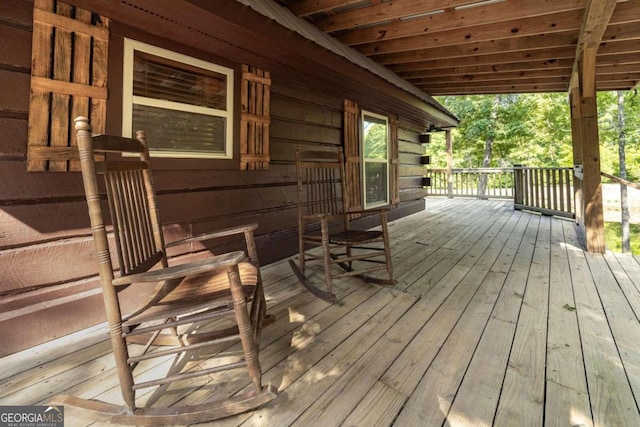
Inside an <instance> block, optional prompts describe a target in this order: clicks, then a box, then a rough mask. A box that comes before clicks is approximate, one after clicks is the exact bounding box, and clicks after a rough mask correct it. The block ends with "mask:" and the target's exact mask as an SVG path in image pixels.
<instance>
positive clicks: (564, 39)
mask: <svg viewBox="0 0 640 427" xmlns="http://www.w3.org/2000/svg"><path fill="white" fill-rule="evenodd" d="M576 41H577V37H576V34H575V32H574V31H568V32H564V33H556V34H545V35H537V36H525V37H518V38H515V39H509V40H496V41H495V42H491V41H490V42H476V43H468V44H463V45H457V46H449V47H447V49H441V48H426V49H416V50H414V51H411V52H402V53H394V54H385V55H372V56H371V58H372V59H374V60H375V61H377V62H379V63H381V64H385V65H386V64H396V63H401V62H416V61H421V60H422V61H423V60H432V59H445V58H456V57H469V56H479V55H488V54H499V53H508V52H517V51H534V50H536V49H538V50H546V49H553V48H562V47H567V46H571V47H573V49H574V50H575V44H576Z"/></svg>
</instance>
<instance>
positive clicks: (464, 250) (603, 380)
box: [0, 199, 640, 426]
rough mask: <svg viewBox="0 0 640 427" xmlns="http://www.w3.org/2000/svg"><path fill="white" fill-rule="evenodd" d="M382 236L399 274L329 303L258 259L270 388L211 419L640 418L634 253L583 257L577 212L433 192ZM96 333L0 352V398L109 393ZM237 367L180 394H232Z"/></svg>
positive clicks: (237, 383)
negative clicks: (266, 396)
mask: <svg viewBox="0 0 640 427" xmlns="http://www.w3.org/2000/svg"><path fill="white" fill-rule="evenodd" d="M390 233H391V238H392V245H393V248H392V251H393V255H394V270H395V276H396V278H397V280H398V284H397V285H396V286H394V287H379V286H375V285H368V284H362V283H361V282H360V281H358V280H357V279H349V280H343V281H340V282H338V283H336V286H335V288H334V290H335V292H336V294H337V296H338V298H339V301H338V303H336V304H333V305H330V304H328V303H326V302H324V301H321V300H319V299H317V298H315V297H313V296H312V295H310V294H309V293H308V292H306V291H305V290H304V288H303V287H302V286H301V285H300V284H299V283H298V282H297V281H296V279H295V277H294V276H293V273H292V271H291V269H290V268H289V266H288V264H287V263H286V261H283V262H279V263H275V264H271V265H268V266H266V267H264V268H263V275H264V278H265V282H266V284H267V286H266V292H267V302H268V307H269V312H270V313H272V314H275V315H276V317H277V321H276V322H275V323H274V324H272V325H270V326H268V327H267V328H266V329H265V330H264V332H263V337H262V342H261V346H262V350H261V353H260V360H261V363H262V366H263V371H264V372H265V374H264V377H263V381H264V382H265V383H271V384H274V385H275V386H277V387H278V388H279V390H280V395H279V397H278V398H277V399H276V400H274V401H272V402H270V403H268V404H267V405H265V406H264V407H262V408H260V409H258V410H256V411H254V412H250V413H247V414H243V415H239V416H234V417H231V418H228V419H225V420H222V421H219V422H216V423H211V425H240V424H242V425H270V426H285V425H301V426H306V425H311V424H320V425H323V426H328V425H363V426H371V425H392V424H393V425H398V426H413V425H425V426H434V425H442V424H443V423H448V424H450V425H458V426H464V425H497V426H513V425H542V424H545V425H562V426H567V425H572V426H575V425H584V426H590V425H605V426H622V425H624V426H631V425H640V412H639V409H638V403H637V400H638V397H640V347H638V343H639V342H640V322H639V320H638V319H639V317H640V291H639V289H640V259H638V257H633V256H630V255H614V254H606V255H599V254H589V253H585V252H584V251H583V250H582V249H581V246H580V243H579V241H578V238H577V235H576V229H575V225H574V223H573V222H572V221H568V220H563V219H558V218H551V217H545V216H539V215H535V214H531V213H527V212H522V211H515V210H514V209H513V204H512V203H511V202H506V201H486V200H463V199H428V200H427V210H426V211H425V212H421V213H418V214H414V215H412V216H410V217H406V218H403V219H400V220H397V221H395V222H394V223H392V224H391V228H390ZM106 334H107V333H106V327H105V326H104V325H101V326H98V327H95V328H92V329H89V330H86V331H82V332H80V333H76V334H74V335H71V336H68V337H64V338H61V339H59V340H57V341H54V342H51V343H47V344H45V345H42V346H39V347H35V348H33V349H30V350H27V351H24V352H21V353H17V354H14V355H11V356H7V357H5V358H3V359H0V366H2V374H1V378H2V383H1V385H0V405H31V404H43V403H44V402H46V400H47V399H49V398H50V397H52V396H53V395H56V394H59V393H70V394H75V395H81V396H82V397H86V398H99V399H102V400H107V401H112V402H114V403H117V402H118V401H119V399H120V398H119V389H118V388H117V387H118V386H117V380H116V377H115V374H114V362H113V360H112V357H111V354H110V345H109V342H108V340H107V335H106ZM225 351H234V348H233V347H230V348H229V349H227V350H225ZM146 369H154V370H155V369H166V366H164V365H157V366H147V367H146ZM244 375H245V374H244V371H238V375H237V376H224V377H221V378H212V382H211V383H210V384H209V386H206V387H203V388H201V389H198V390H191V391H190V393H189V394H188V395H187V396H186V397H184V399H186V400H188V401H192V402H197V401H199V400H201V399H203V398H204V397H205V396H206V395H207V394H209V393H235V392H237V391H239V390H240V389H242V388H243V387H245V386H247V385H248V383H249V381H248V378H245V377H244ZM177 392H178V391H177V390H176V391H175V393H177ZM151 394H152V393H151ZM149 398H150V399H152V396H149ZM163 398H164V397H163ZM65 415H66V420H67V424H66V425H68V426H76V425H90V424H91V422H90V421H86V420H81V419H78V418H75V417H74V416H73V413H72V411H71V410H69V411H67V414H65ZM205 425H206V424H205Z"/></svg>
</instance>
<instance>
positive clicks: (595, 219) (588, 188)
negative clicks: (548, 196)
mask: <svg viewBox="0 0 640 427" xmlns="http://www.w3.org/2000/svg"><path fill="white" fill-rule="evenodd" d="M580 128H581V132H580V133H581V139H582V141H581V142H582V144H581V146H582V171H583V178H582V206H583V213H584V227H585V231H586V233H587V250H588V251H589V252H598V253H604V251H605V250H606V245H605V239H604V213H603V206H602V182H601V179H600V139H599V136H598V108H597V104H596V97H595V94H594V96H590V97H581V99H580Z"/></svg>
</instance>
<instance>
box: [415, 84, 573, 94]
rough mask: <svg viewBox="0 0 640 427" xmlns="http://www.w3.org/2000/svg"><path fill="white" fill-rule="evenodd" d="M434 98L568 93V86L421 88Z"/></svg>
mask: <svg viewBox="0 0 640 427" xmlns="http://www.w3.org/2000/svg"><path fill="white" fill-rule="evenodd" d="M420 89H422V90H424V91H425V92H428V93H430V94H431V95H432V96H446V95H491V94H497V93H499V94H509V93H549V92H566V90H567V87H566V85H507V84H506V85H503V86H491V87H478V88H467V87H452V86H451V87H446V88H441V89H432V90H429V89H428V88H420Z"/></svg>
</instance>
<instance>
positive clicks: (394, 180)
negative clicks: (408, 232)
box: [389, 117, 400, 205]
mask: <svg viewBox="0 0 640 427" xmlns="http://www.w3.org/2000/svg"><path fill="white" fill-rule="evenodd" d="M389 123H390V125H391V129H390V132H389V144H390V145H391V146H390V147H389V190H390V194H389V196H390V198H391V204H393V205H397V204H398V203H400V179H399V178H400V176H399V174H400V158H399V157H400V156H399V151H400V147H399V143H398V120H397V119H396V118H395V117H392V118H391V119H390V120H389Z"/></svg>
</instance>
